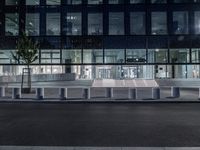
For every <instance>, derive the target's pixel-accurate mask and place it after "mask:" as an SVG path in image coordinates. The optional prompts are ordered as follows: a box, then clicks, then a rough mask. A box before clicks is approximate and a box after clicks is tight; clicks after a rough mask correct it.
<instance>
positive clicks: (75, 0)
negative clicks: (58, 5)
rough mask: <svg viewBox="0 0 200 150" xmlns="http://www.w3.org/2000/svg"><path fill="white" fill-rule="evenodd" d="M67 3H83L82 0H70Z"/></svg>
mask: <svg viewBox="0 0 200 150" xmlns="http://www.w3.org/2000/svg"><path fill="white" fill-rule="evenodd" d="M67 3H68V4H81V3H82V0H68V1H67Z"/></svg>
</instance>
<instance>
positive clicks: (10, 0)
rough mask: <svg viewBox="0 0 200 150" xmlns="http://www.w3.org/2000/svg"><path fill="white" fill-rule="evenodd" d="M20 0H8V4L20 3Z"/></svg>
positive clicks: (6, 2)
mask: <svg viewBox="0 0 200 150" xmlns="http://www.w3.org/2000/svg"><path fill="white" fill-rule="evenodd" d="M18 2H19V0H6V1H5V4H6V5H18Z"/></svg>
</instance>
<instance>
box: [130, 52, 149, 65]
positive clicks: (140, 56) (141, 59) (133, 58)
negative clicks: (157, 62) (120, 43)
mask: <svg viewBox="0 0 200 150" xmlns="http://www.w3.org/2000/svg"><path fill="white" fill-rule="evenodd" d="M145 62H146V50H145V49H127V50H126V63H145Z"/></svg>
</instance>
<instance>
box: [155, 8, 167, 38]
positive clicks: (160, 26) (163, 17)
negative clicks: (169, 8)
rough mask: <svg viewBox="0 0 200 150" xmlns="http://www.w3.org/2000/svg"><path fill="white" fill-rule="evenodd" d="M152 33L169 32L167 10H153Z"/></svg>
mask: <svg viewBox="0 0 200 150" xmlns="http://www.w3.org/2000/svg"><path fill="white" fill-rule="evenodd" d="M151 26H152V27H151V33H152V34H154V35H156V34H167V14H166V12H152V14H151Z"/></svg>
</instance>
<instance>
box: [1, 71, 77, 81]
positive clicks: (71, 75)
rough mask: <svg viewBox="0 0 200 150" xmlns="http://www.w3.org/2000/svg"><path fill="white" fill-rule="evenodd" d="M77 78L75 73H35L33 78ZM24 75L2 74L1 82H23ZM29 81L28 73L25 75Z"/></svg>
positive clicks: (60, 79) (62, 79)
mask: <svg viewBox="0 0 200 150" xmlns="http://www.w3.org/2000/svg"><path fill="white" fill-rule="evenodd" d="M75 78H76V75H75V73H66V74H33V75H31V80H32V81H33V82H37V81H40V82H43V81H74V80H75ZM21 81H22V75H17V76H0V82H21ZM26 81H27V75H25V76H24V82H26Z"/></svg>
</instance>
